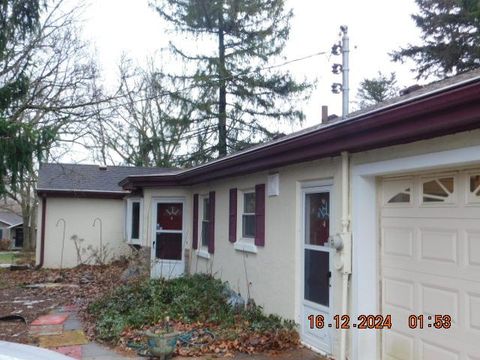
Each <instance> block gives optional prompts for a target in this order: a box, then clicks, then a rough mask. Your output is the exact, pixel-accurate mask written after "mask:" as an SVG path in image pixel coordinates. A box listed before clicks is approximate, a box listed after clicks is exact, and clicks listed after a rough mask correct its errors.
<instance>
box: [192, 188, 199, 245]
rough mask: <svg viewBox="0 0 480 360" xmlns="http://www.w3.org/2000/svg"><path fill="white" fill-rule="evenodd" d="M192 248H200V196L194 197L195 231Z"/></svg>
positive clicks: (195, 195) (193, 231)
mask: <svg viewBox="0 0 480 360" xmlns="http://www.w3.org/2000/svg"><path fill="white" fill-rule="evenodd" d="M192 234H193V238H192V248H194V249H197V248H198V194H194V195H193V230H192Z"/></svg>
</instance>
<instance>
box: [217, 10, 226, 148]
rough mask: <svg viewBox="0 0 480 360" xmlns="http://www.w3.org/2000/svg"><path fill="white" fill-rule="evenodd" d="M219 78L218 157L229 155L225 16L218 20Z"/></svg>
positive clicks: (220, 16)
mask: <svg viewBox="0 0 480 360" xmlns="http://www.w3.org/2000/svg"><path fill="white" fill-rule="evenodd" d="M218 20H219V21H218V52H219V56H218V62H219V64H218V77H219V82H220V88H219V96H218V156H219V157H222V156H225V155H227V81H226V70H225V39H224V35H225V34H224V30H223V14H222V12H221V11H220V15H219V19H218Z"/></svg>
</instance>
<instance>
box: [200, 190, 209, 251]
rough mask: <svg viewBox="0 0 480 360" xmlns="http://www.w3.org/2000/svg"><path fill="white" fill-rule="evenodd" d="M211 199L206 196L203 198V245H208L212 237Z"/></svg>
mask: <svg viewBox="0 0 480 360" xmlns="http://www.w3.org/2000/svg"><path fill="white" fill-rule="evenodd" d="M209 229H210V199H209V198H208V197H204V198H203V200H202V233H201V234H202V247H208V242H209V238H210V234H209Z"/></svg>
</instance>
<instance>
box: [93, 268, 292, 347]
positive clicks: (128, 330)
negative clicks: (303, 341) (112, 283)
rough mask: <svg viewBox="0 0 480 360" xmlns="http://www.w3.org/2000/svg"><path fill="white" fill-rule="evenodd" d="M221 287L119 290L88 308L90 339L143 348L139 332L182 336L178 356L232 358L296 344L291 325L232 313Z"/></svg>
mask: <svg viewBox="0 0 480 360" xmlns="http://www.w3.org/2000/svg"><path fill="white" fill-rule="evenodd" d="M226 290H227V288H226V285H225V284H224V283H222V282H221V281H220V280H218V279H214V278H213V277H211V276H207V275H192V276H186V277H182V278H178V279H173V280H143V281H136V282H133V283H130V284H127V285H124V286H121V287H120V288H118V289H117V290H115V291H114V292H113V293H110V294H109V295H107V296H105V297H103V298H101V299H99V300H98V301H95V302H93V303H91V305H90V306H89V307H88V315H87V319H88V320H89V322H90V323H91V324H92V325H93V327H92V328H91V331H93V332H94V334H93V335H94V336H95V337H96V338H97V339H100V340H102V341H104V342H107V343H110V344H112V345H119V346H120V347H122V348H123V349H126V348H128V347H135V345H139V344H142V343H145V334H144V332H145V331H147V330H149V331H151V332H159V331H164V330H165V328H169V329H171V330H172V331H179V332H181V333H182V336H181V341H179V345H180V346H178V347H177V354H179V355H183V356H193V355H202V354H210V353H213V354H218V355H222V356H225V355H226V356H229V355H233V353H235V352H244V353H248V354H251V353H256V352H265V351H269V352H279V351H284V350H286V349H291V348H295V347H297V346H298V344H299V337H298V333H297V331H296V326H295V324H294V323H293V322H291V321H286V320H283V319H281V318H280V317H278V316H274V315H265V314H264V312H263V311H262V309H261V308H260V307H256V306H250V307H248V308H245V309H243V308H242V309H238V308H237V309H235V308H233V307H232V306H230V305H229V304H228V291H226Z"/></svg>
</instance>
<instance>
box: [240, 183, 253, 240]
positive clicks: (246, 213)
mask: <svg viewBox="0 0 480 360" xmlns="http://www.w3.org/2000/svg"><path fill="white" fill-rule="evenodd" d="M242 236H243V237H244V238H254V237H255V193H254V192H246V193H244V194H243V213H242Z"/></svg>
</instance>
